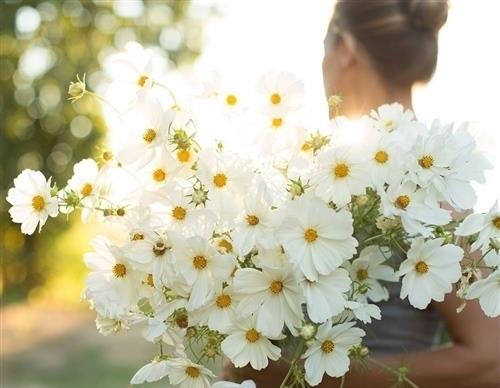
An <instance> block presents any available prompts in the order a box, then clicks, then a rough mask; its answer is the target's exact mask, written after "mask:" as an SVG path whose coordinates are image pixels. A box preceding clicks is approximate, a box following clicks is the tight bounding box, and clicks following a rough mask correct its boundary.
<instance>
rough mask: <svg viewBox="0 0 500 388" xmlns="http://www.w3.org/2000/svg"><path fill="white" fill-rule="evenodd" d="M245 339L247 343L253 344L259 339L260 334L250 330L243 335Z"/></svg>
mask: <svg viewBox="0 0 500 388" xmlns="http://www.w3.org/2000/svg"><path fill="white" fill-rule="evenodd" d="M245 338H246V339H247V341H248V342H251V343H254V342H257V341H258V339H259V338H260V333H259V332H258V331H257V330H255V329H250V330H248V331H247V332H246V333H245Z"/></svg>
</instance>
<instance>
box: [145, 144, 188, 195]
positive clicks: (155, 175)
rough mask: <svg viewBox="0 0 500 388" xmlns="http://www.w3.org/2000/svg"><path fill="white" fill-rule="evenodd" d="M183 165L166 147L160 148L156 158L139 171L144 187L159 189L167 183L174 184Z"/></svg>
mask: <svg viewBox="0 0 500 388" xmlns="http://www.w3.org/2000/svg"><path fill="white" fill-rule="evenodd" d="M180 170H181V166H179V164H178V163H177V162H176V160H175V159H174V157H173V156H172V154H171V153H170V151H168V150H167V148H166V147H163V148H160V151H159V152H158V154H157V155H156V156H155V158H154V159H153V160H152V161H151V162H150V163H148V165H147V166H145V167H144V168H142V169H141V170H140V171H139V174H140V178H141V179H142V180H143V182H144V189H146V190H147V189H151V190H157V189H158V188H161V187H163V186H165V185H173V183H174V181H175V177H176V176H177V175H178V174H179V171H180Z"/></svg>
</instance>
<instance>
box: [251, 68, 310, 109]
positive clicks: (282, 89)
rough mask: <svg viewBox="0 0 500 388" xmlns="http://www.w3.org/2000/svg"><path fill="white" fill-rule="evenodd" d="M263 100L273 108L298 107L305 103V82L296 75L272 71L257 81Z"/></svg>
mask: <svg viewBox="0 0 500 388" xmlns="http://www.w3.org/2000/svg"><path fill="white" fill-rule="evenodd" d="M257 91H258V92H259V93H260V94H261V95H262V99H263V102H264V103H265V104H266V105H268V106H271V107H273V108H278V107H284V108H286V109H297V108H299V107H300V106H301V105H302V104H303V99H304V84H303V83H302V82H301V81H300V80H298V79H297V78H296V77H295V75H293V74H291V73H286V72H278V71H270V72H268V73H266V74H264V75H263V76H262V77H261V78H260V79H259V81H258V82H257Z"/></svg>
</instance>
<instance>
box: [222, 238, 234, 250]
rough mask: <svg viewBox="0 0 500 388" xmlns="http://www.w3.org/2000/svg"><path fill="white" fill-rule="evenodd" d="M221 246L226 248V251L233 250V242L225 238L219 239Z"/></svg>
mask: <svg viewBox="0 0 500 388" xmlns="http://www.w3.org/2000/svg"><path fill="white" fill-rule="evenodd" d="M219 247H221V248H224V249H225V250H226V252H232V251H233V244H231V242H229V240H226V239H225V238H223V239H222V240H220V241H219Z"/></svg>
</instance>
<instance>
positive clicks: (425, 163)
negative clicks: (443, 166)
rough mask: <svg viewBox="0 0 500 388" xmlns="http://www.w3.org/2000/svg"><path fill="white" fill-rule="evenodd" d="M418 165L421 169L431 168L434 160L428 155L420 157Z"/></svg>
mask: <svg viewBox="0 0 500 388" xmlns="http://www.w3.org/2000/svg"><path fill="white" fill-rule="evenodd" d="M418 164H420V167H422V168H431V167H432V166H433V165H434V158H433V157H432V156H430V155H425V156H422V158H420V160H419V161H418Z"/></svg>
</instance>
